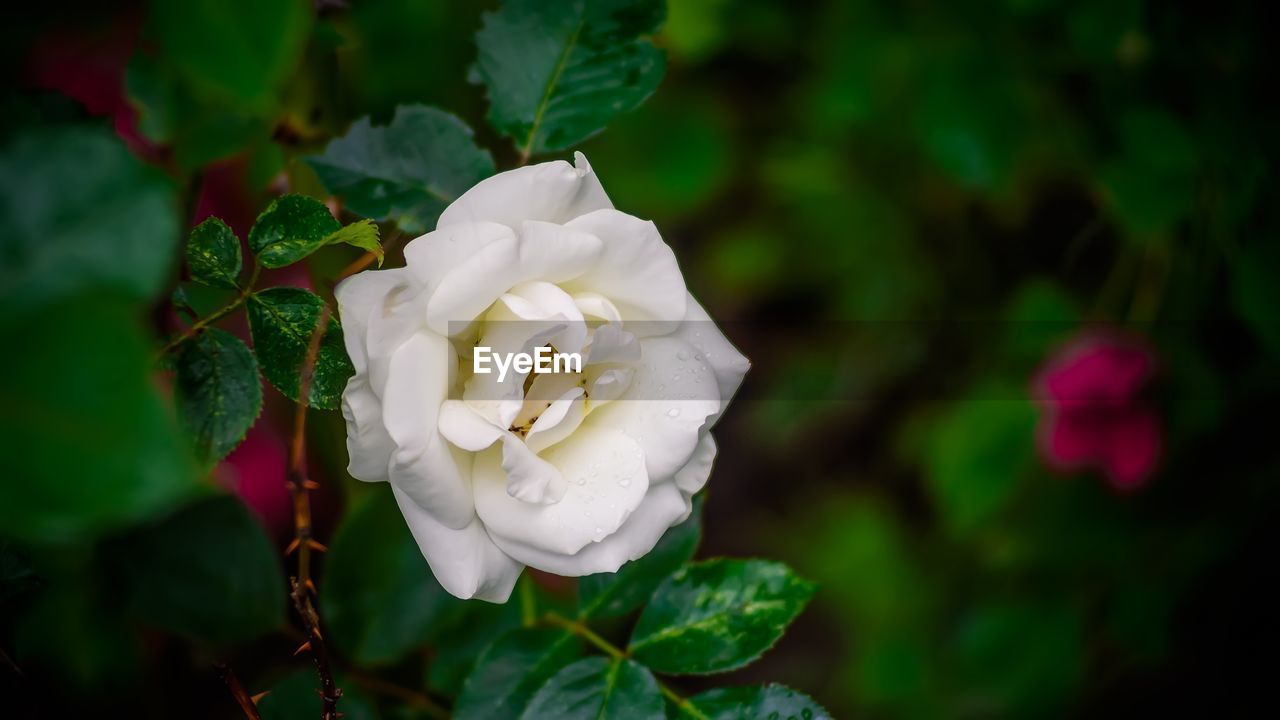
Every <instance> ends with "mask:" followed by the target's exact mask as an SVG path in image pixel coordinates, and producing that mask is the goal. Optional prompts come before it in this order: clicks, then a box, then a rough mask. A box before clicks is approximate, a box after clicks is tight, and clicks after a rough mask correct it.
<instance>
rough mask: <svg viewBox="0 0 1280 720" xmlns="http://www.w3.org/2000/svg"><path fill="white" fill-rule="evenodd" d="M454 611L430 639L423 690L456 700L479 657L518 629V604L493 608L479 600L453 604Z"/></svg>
mask: <svg viewBox="0 0 1280 720" xmlns="http://www.w3.org/2000/svg"><path fill="white" fill-rule="evenodd" d="M453 605H454V611H453V612H451V613H450V614H449V616H448V618H447V619H446V620H445V621H444V622H442V623H441V626H442V627H441V628H440V630H439V632H438V633H437V634H436V635H435V636H434V637H433V638H432V641H431V649H432V651H433V655H432V658H431V662H430V664H429V665H428V667H427V686H428V687H430V688H431V689H433V690H436V691H439V692H443V693H447V694H449V695H452V696H455V697H456V696H457V695H459V694H461V692H462V686H463V683H464V682H465V681H466V679H467V676H468V675H469V674H470V673H471V670H472V669H473V668H474V667H475V664H476V661H477V660H478V659H479V658H480V654H481V653H482V652H484V651H485V649H486V648H488V647H489V645H490V644H492V643H493V642H494V641H495V640H497V639H498V638H499V637H501V636H503V635H505V634H506V633H507V632H508V631H510V630H513V629H515V628H516V627H519V625H520V622H521V608H520V603H517V602H508V603H506V604H505V605H495V604H493V603H489V602H485V601H483V600H467V601H459V602H455V603H453Z"/></svg>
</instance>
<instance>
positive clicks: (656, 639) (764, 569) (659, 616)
mask: <svg viewBox="0 0 1280 720" xmlns="http://www.w3.org/2000/svg"><path fill="white" fill-rule="evenodd" d="M815 590H816V588H815V586H814V585H813V583H811V582H809V581H807V580H804V579H803V578H801V577H799V576H797V575H796V574H795V573H793V572H792V571H791V570H790V568H788V567H787V566H786V565H783V564H781V563H775V562H767V561H764V560H727V559H719V560H709V561H706V562H701V563H693V564H690V565H686V566H685V567H684V568H683V569H682V570H680V571H679V572H677V573H676V574H675V575H673V576H671V578H669V579H668V580H667V581H666V582H664V583H663V584H662V585H661V586H660V587H659V588H658V590H657V592H655V593H654V597H653V600H652V601H651V602H650V603H649V605H648V606H647V607H645V609H644V611H643V612H642V613H641V614H640V619H639V620H638V621H637V622H636V627H635V630H634V631H633V633H632V635H631V644H630V646H629V652H630V653H631V655H632V657H634V658H635V659H636V660H638V661H640V662H642V663H644V664H645V665H647V666H649V667H651V668H653V669H654V670H657V671H659V672H664V673H713V672H722V671H725V670H733V669H735V668H739V667H742V666H743V665H746V664H748V663H750V662H751V661H752V660H755V659H756V658H758V657H760V655H761V654H762V653H764V651H765V650H768V649H769V648H770V647H772V646H773V644H774V643H775V642H777V641H778V638H779V637H781V636H782V633H783V631H784V630H785V629H786V627H787V625H789V624H790V623H791V621H792V620H794V619H795V617H796V615H799V614H800V611H801V610H802V609H803V608H804V606H805V605H806V604H807V603H808V602H809V599H810V598H811V597H813V593H814V591H815Z"/></svg>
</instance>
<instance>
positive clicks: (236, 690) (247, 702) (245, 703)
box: [215, 663, 262, 720]
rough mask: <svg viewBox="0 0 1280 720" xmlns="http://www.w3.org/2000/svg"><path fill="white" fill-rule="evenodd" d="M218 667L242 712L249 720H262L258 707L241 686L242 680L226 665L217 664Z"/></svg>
mask: <svg viewBox="0 0 1280 720" xmlns="http://www.w3.org/2000/svg"><path fill="white" fill-rule="evenodd" d="M215 664H216V665H217V667H218V673H219V674H220V675H222V681H223V682H225V683H226V684H227V689H229V690H230V691H231V697H233V698H235V699H236V704H237V705H239V706H240V711H241V712H243V713H244V716H245V717H246V718H247V719H248V720H262V715H261V714H260V713H259V712H258V705H257V703H255V702H254V701H253V698H252V697H250V695H249V693H248V692H247V691H246V690H245V689H244V685H241V684H240V678H238V677H236V674H235V673H234V672H232V671H231V668H230V667H228V666H227V664H226V663H215Z"/></svg>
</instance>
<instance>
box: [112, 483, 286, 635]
mask: <svg viewBox="0 0 1280 720" xmlns="http://www.w3.org/2000/svg"><path fill="white" fill-rule="evenodd" d="M106 556H107V560H106V562H107V563H108V564H109V566H110V567H112V568H113V572H112V577H113V578H117V579H118V580H119V582H120V586H121V587H123V588H125V593H126V600H125V601H126V604H127V606H128V608H129V610H130V612H131V613H132V614H133V616H134V617H135V618H136V619H137V620H138V621H139V622H141V623H143V624H145V625H148V626H151V627H157V628H162V629H165V630H170V631H173V632H176V633H180V634H182V635H185V636H187V637H191V638H194V639H195V640H197V641H200V642H202V643H205V644H207V645H209V646H212V647H224V646H227V645H231V644H235V643H240V642H246V641H249V640H253V639H254V638H257V637H260V636H262V635H265V634H266V633H269V632H271V631H273V630H278V629H279V628H281V627H283V626H284V619H285V614H284V613H285V594H284V574H283V571H282V570H281V567H280V559H279V557H278V554H277V553H276V550H275V548H274V547H273V546H272V544H271V541H270V540H269V539H267V535H266V533H265V532H264V531H263V529H262V526H261V525H260V524H259V523H258V521H257V520H255V519H254V518H253V516H252V515H250V514H249V510H248V508H246V507H245V506H244V504H243V503H242V502H240V501H239V500H238V499H236V498H234V497H230V496H225V495H224V496H216V497H211V498H208V499H205V500H201V501H198V502H196V503H194V504H192V505H189V506H187V507H185V508H183V509H181V510H179V511H178V512H176V513H174V514H173V515H171V516H169V517H167V518H165V519H164V520H161V521H159V522H157V523H155V524H152V525H150V526H148V527H145V528H141V529H139V530H137V531H135V532H133V533H130V534H129V535H127V536H125V537H123V538H120V539H118V540H114V541H112V542H111V543H110V544H109V545H108V546H107V550H106Z"/></svg>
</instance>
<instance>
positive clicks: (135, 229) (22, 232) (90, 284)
mask: <svg viewBox="0 0 1280 720" xmlns="http://www.w3.org/2000/svg"><path fill="white" fill-rule="evenodd" d="M175 210H176V208H175V206H174V202H173V187H172V185H171V184H170V183H169V182H168V181H167V180H165V179H164V178H163V177H162V176H161V175H160V173H158V172H157V171H155V170H154V169H152V168H149V167H146V166H145V165H143V164H142V163H141V162H140V161H139V160H138V159H137V158H135V157H133V156H132V155H130V154H129V152H128V150H126V149H125V147H124V145H123V144H122V143H121V142H120V141H119V140H118V139H116V138H114V137H112V136H111V135H110V134H109V133H108V132H107V131H105V130H102V129H98V128H90V127H80V126H54V127H47V128H40V129H35V130H28V131H26V132H23V133H21V134H20V135H18V136H17V137H16V138H14V139H13V140H11V141H10V142H8V143H7V144H6V146H5V147H4V149H3V150H0V318H3V317H14V316H18V315H23V314H28V313H34V312H36V311H38V310H40V309H41V308H42V307H44V306H45V305H47V304H49V303H54V302H57V301H59V300H62V299H65V298H67V297H70V296H72V295H75V294H77V293H81V292H85V291H87V290H98V289H101V290H104V291H107V290H109V291H111V292H113V293H116V294H118V295H120V296H122V297H128V298H131V299H134V300H138V301H142V300H149V299H150V298H151V297H152V296H154V295H155V294H156V293H157V292H159V291H160V288H161V287H162V286H163V284H164V282H165V280H166V278H167V277H168V275H169V272H170V267H171V265H172V262H173V259H174V252H175V251H176V249H177V248H176V242H177V234H178V219H177V215H176V212H175Z"/></svg>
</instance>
